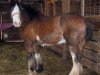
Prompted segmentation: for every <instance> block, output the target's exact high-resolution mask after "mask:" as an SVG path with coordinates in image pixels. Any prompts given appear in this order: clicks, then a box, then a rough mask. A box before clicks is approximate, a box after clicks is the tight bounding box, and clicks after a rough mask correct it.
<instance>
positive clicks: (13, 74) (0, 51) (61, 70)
mask: <svg viewBox="0 0 100 75" xmlns="http://www.w3.org/2000/svg"><path fill="white" fill-rule="evenodd" d="M40 49H41V51H40V53H41V54H42V58H43V65H44V72H43V73H41V74H39V75H68V73H69V70H70V67H71V65H72V64H71V63H70V62H71V61H69V60H68V63H66V64H65V63H64V62H63V61H62V60H63V59H62V57H61V56H59V55H57V54H55V53H54V52H52V51H50V50H47V49H43V48H40ZM26 57H27V53H26V51H25V50H24V48H23V45H22V44H21V43H0V75H27V58H26Z"/></svg>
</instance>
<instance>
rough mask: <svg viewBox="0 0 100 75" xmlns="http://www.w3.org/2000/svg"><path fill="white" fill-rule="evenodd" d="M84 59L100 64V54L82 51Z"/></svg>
mask: <svg viewBox="0 0 100 75" xmlns="http://www.w3.org/2000/svg"><path fill="white" fill-rule="evenodd" d="M84 57H85V58H88V59H90V60H91V61H94V62H97V63H100V53H97V52H93V51H91V50H87V49H84Z"/></svg>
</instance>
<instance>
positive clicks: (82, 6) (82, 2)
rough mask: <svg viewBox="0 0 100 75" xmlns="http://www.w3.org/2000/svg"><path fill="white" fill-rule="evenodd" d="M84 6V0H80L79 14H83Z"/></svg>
mask: <svg viewBox="0 0 100 75" xmlns="http://www.w3.org/2000/svg"><path fill="white" fill-rule="evenodd" d="M84 6H85V0H81V15H82V16H84V9H85V8H84Z"/></svg>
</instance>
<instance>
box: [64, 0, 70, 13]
mask: <svg viewBox="0 0 100 75" xmlns="http://www.w3.org/2000/svg"><path fill="white" fill-rule="evenodd" d="M62 12H63V13H70V0H63V1H62Z"/></svg>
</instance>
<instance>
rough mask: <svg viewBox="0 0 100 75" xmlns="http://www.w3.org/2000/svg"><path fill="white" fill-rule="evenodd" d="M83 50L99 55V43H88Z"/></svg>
mask: <svg viewBox="0 0 100 75" xmlns="http://www.w3.org/2000/svg"><path fill="white" fill-rule="evenodd" d="M85 48H86V49H89V50H92V51H95V52H98V53H100V42H93V41H88V42H87V44H86V45H85Z"/></svg>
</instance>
